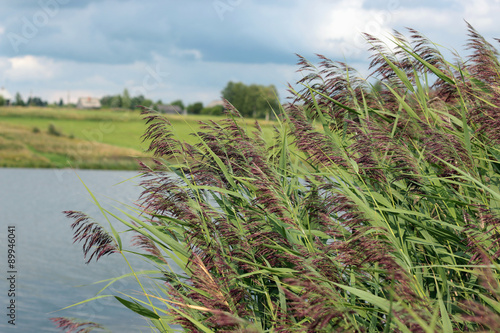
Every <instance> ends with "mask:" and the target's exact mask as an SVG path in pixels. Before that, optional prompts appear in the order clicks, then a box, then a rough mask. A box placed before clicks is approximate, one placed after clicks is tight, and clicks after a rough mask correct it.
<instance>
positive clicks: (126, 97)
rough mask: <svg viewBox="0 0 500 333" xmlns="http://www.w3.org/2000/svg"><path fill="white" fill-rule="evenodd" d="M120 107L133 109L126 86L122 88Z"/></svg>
mask: <svg viewBox="0 0 500 333" xmlns="http://www.w3.org/2000/svg"><path fill="white" fill-rule="evenodd" d="M121 107H122V108H124V109H133V105H132V101H131V99H130V94H129V92H128V89H127V88H125V89H123V95H122V105H121Z"/></svg>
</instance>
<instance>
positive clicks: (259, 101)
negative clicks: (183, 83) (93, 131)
mask: <svg viewBox="0 0 500 333" xmlns="http://www.w3.org/2000/svg"><path fill="white" fill-rule="evenodd" d="M221 95H222V98H224V99H226V100H228V101H229V102H230V103H231V104H232V105H233V106H234V107H235V108H236V109H237V110H238V111H239V112H240V114H241V115H242V116H243V117H252V118H269V117H272V116H273V114H274V112H277V111H278V108H279V106H280V102H279V100H278V92H277V90H276V87H275V86H273V85H269V86H264V85H258V84H251V85H246V84H244V83H242V82H232V81H230V82H229V83H228V84H227V85H226V87H225V88H224V89H223V90H222V91H221ZM100 102H101V106H102V107H103V108H121V109H130V110H133V109H135V108H136V107H137V106H146V107H153V108H154V107H155V106H157V105H162V104H163V102H162V101H161V100H158V101H157V102H153V101H152V100H151V99H148V98H145V97H144V96H143V95H138V96H133V97H132V96H130V93H129V91H128V89H124V90H123V92H122V93H121V94H117V95H106V96H104V97H102V98H101V100H100ZM10 103H11V104H12V105H17V106H47V104H48V103H47V101H44V100H42V99H41V98H40V97H29V98H28V99H27V100H26V101H24V100H23V98H22V96H21V94H20V93H19V92H18V93H16V95H15V98H14V100H13V101H11V102H10ZM5 104H6V101H5V99H4V98H3V97H2V96H1V95H0V105H5ZM169 104H170V105H176V106H179V107H180V108H181V109H182V110H186V111H187V113H188V114H204V115H220V114H222V113H223V111H224V108H223V106H222V105H220V104H215V105H209V106H204V105H203V103H202V102H194V103H192V104H188V105H185V104H184V102H183V101H182V100H180V99H178V100H174V101H172V102H171V103H169ZM54 105H59V106H63V105H64V103H63V100H62V99H60V100H59V103H54Z"/></svg>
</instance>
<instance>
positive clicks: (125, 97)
mask: <svg viewBox="0 0 500 333" xmlns="http://www.w3.org/2000/svg"><path fill="white" fill-rule="evenodd" d="M153 104H154V102H153V101H152V100H150V99H147V98H145V97H144V96H143V95H138V96H134V97H131V96H130V93H129V92H128V90H127V89H124V90H123V93H122V94H118V95H107V96H104V97H103V98H101V106H102V107H103V108H122V109H131V110H133V109H135V108H136V107H137V106H138V105H142V106H148V107H149V106H152V105H153Z"/></svg>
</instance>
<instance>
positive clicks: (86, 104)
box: [76, 97, 101, 109]
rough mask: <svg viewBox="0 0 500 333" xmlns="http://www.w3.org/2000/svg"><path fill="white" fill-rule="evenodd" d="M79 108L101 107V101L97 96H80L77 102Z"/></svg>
mask: <svg viewBox="0 0 500 333" xmlns="http://www.w3.org/2000/svg"><path fill="white" fill-rule="evenodd" d="M76 108H77V109H100V108H101V101H100V100H99V98H95V97H80V98H78V103H76Z"/></svg>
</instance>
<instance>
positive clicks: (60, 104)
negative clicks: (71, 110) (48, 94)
mask: <svg viewBox="0 0 500 333" xmlns="http://www.w3.org/2000/svg"><path fill="white" fill-rule="evenodd" d="M59 106H64V102H63V99H62V98H60V99H59Z"/></svg>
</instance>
